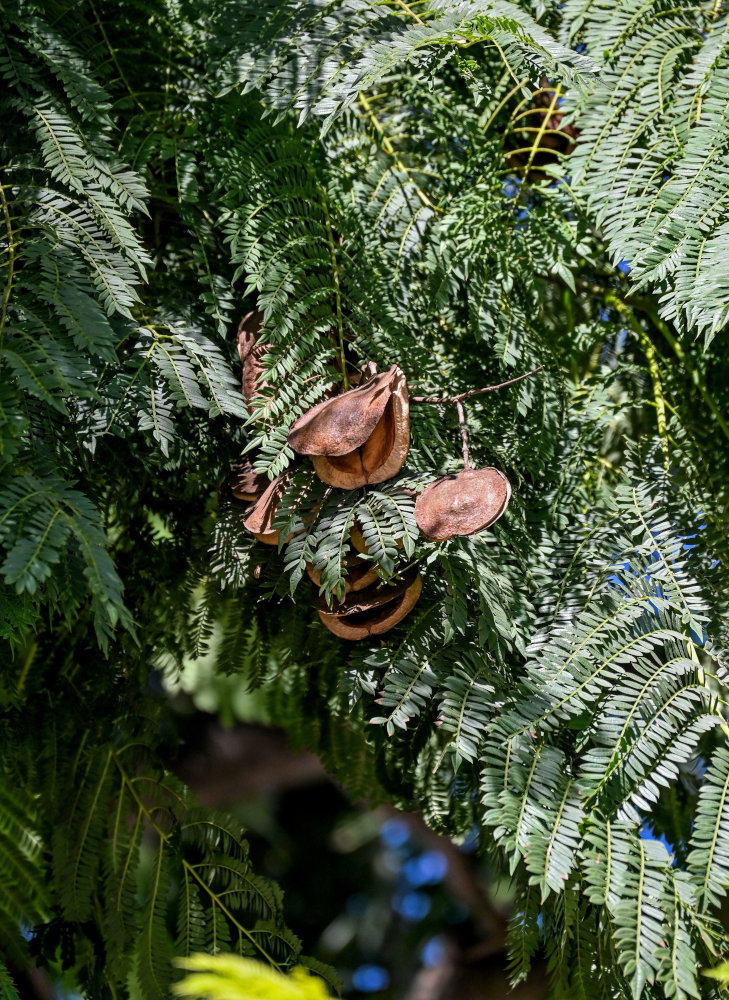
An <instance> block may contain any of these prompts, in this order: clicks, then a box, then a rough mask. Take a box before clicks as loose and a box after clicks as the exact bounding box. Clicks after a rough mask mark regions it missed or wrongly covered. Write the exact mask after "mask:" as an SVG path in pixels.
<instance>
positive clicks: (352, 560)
mask: <svg viewBox="0 0 729 1000" xmlns="http://www.w3.org/2000/svg"><path fill="white" fill-rule="evenodd" d="M342 562H343V564H344V566H345V567H346V569H347V575H346V576H345V578H344V589H345V592H346V593H347V594H349V593H350V591H353V590H364V588H365V587H369V586H370V585H371V584H373V583H375V582H376V581H377V569H376V568H375V566H374V564H373V563H371V562H365V560H364V559H360V558H359V555H358V553H357V552H349V553H348V554H347V555H346V556H345V557H344V559H343V560H342ZM306 572H307V573H308V574H309V579H310V580H311V582H312V583H315V584H316V585H317V587H321V573H320V572H319V570H316V569H314V564H313V563H307V564H306Z"/></svg>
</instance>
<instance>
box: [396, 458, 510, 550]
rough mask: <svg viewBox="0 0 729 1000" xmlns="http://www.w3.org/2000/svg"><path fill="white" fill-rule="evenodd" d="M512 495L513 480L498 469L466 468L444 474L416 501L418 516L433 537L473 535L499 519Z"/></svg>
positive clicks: (428, 536)
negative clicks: (511, 482) (510, 481)
mask: <svg viewBox="0 0 729 1000" xmlns="http://www.w3.org/2000/svg"><path fill="white" fill-rule="evenodd" d="M510 498H511V485H510V483H509V480H508V479H507V478H506V476H505V475H504V474H503V472H499V470H498V469H494V468H487V469H464V470H463V472H457V473H455V475H451V476H443V478H442V479H436V481H435V482H434V483H431V484H430V485H429V486H426V488H425V489H424V490H423V492H422V493H421V494H420V496H419V497H418V499H417V500H416V502H415V520H416V521H417V524H418V527H419V528H420V530H421V531H422V532H423V534H424V535H425V536H426V538H429V539H430V540H431V541H435V542H443V541H445V540H446V539H448V538H453V537H454V536H455V535H473V534H474V533H475V532H477V531H483V530H484V528H488V527H490V525H492V524H493V523H494V522H495V521H497V520H498V519H499V518H500V517H501V515H502V514H503V513H504V511H505V510H506V508H507V506H508V504H509V500H510Z"/></svg>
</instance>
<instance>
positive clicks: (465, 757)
mask: <svg viewBox="0 0 729 1000" xmlns="http://www.w3.org/2000/svg"><path fill="white" fill-rule="evenodd" d="M0 20H1V22H2V29H3V30H2V32H1V33H0V74H2V79H3V88H2V93H1V94H0V110H1V113H2V116H3V122H4V125H5V127H4V129H3V130H2V134H0V145H2V159H1V160H0V163H2V167H1V168H0V233H1V234H2V235H0V262H1V264H2V269H3V270H2V284H1V285H0V545H1V546H2V555H1V556H0V559H1V563H0V565H1V574H2V584H1V586H0V642H2V650H3V652H2V657H0V659H1V660H2V663H3V669H2V673H0V703H1V704H2V709H1V710H2V713H3V723H4V724H3V729H2V737H1V739H2V761H3V763H2V767H1V768H0V860H1V861H2V870H3V872H4V873H6V877H5V879H4V883H3V887H2V890H0V930H2V934H0V938H2V945H0V993H2V996H4V997H5V996H7V997H13V996H14V987H13V985H12V980H11V977H10V973H9V972H7V971H6V968H5V966H7V967H8V968H10V967H11V966H14V967H17V966H18V965H19V964H21V965H22V962H23V961H26V960H27V957H28V944H27V942H26V941H25V939H24V936H23V934H21V933H20V928H21V926H22V927H23V928H30V929H31V935H32V940H31V947H32V949H33V951H34V952H35V954H37V955H39V956H40V957H41V959H43V960H45V961H56V960H59V961H60V963H61V964H62V965H63V967H64V968H67V969H68V970H72V972H73V975H74V976H75V978H76V979H77V981H78V982H79V984H80V985H81V986H82V987H83V988H84V989H86V991H87V992H89V995H94V996H106V995H109V992H111V994H113V995H115V996H127V995H128V996H133V997H150V998H152V997H154V998H157V997H160V996H166V995H168V994H169V988H170V983H171V981H172V979H173V977H174V976H175V974H176V973H175V971H174V970H175V967H174V965H173V963H172V959H173V957H174V956H189V955H191V954H193V953H198V952H210V953H214V952H216V951H224V952H229V951H233V952H236V953H238V954H239V955H241V956H243V957H244V958H252V959H263V960H264V961H267V962H268V963H269V964H273V965H277V966H279V967H280V968H281V969H282V970H285V969H288V968H290V967H292V966H295V965H296V964H297V963H300V961H301V959H300V956H299V944H298V942H297V940H296V939H295V937H294V936H293V935H292V934H291V932H290V931H288V930H287V929H286V926H285V923H284V919H283V910H282V901H281V898H280V893H279V892H278V890H277V888H276V887H275V886H273V885H271V884H270V883H268V882H266V881H265V880H262V879H260V878H259V877H257V876H256V875H255V873H254V872H252V871H251V868H250V865H249V862H248V860H247V853H246V846H245V839H244V832H243V831H242V830H241V829H240V828H239V826H238V824H237V823H235V822H234V821H233V820H232V819H230V818H229V817H223V816H218V815H213V814H212V813H211V812H210V811H208V810H203V809H201V808H199V807H198V806H196V805H195V803H194V802H193V801H192V799H191V796H190V793H189V792H188V791H187V790H186V789H185V788H184V787H182V786H181V785H180V783H179V782H177V781H176V779H174V778H173V777H172V776H171V775H170V774H168V773H167V772H166V771H165V769H164V766H163V764H162V760H163V757H164V746H165V740H166V739H167V733H168V722H167V712H168V709H167V707H166V702H165V701H164V699H163V698H162V697H160V695H159V693H158V691H159V681H160V679H161V678H165V677H168V678H169V677H174V676H175V675H176V673H177V672H178V671H179V670H180V669H181V668H182V667H183V666H184V665H185V664H186V663H189V662H190V661H191V660H196V659H199V658H201V657H208V658H209V659H210V661H211V662H213V663H214V664H215V668H216V669H217V670H220V671H221V672H227V673H233V674H236V675H238V676H239V677H240V678H241V683H243V684H246V685H248V686H249V687H251V688H254V687H255V688H259V689H260V693H261V697H262V699H263V701H264V703H265V705H266V710H267V712H268V715H269V717H270V718H271V719H273V720H275V721H276V722H278V723H280V724H281V725H282V726H284V727H285V728H286V730H287V732H288V734H289V737H290V739H291V741H292V742H293V743H294V744H296V745H306V746H309V747H312V748H313V749H315V750H317V752H319V753H320V754H321V756H322V759H323V760H324V763H325V765H326V766H327V768H328V769H329V770H330V771H332V773H334V774H335V775H336V777H337V778H338V779H339V780H341V781H342V783H343V784H344V785H345V786H346V787H347V788H349V790H350V791H351V793H352V794H353V795H356V796H366V797H368V798H369V799H370V800H371V801H381V800H384V799H388V800H390V801H392V802H394V803H395V804H397V805H399V806H401V807H403V808H408V809H418V810H419V811H420V812H421V813H422V814H423V816H424V817H425V819H426V821H427V822H428V823H429V824H430V825H431V826H432V827H433V828H434V829H436V830H439V831H442V832H445V833H448V834H451V835H456V836H462V835H464V834H465V833H467V832H468V831H469V830H471V829H473V828H475V829H476V830H477V832H478V837H479V841H480V844H481V847H482V848H483V849H484V850H488V851H489V852H490V853H492V854H493V857H494V859H495V862H496V864H497V865H499V866H501V868H502V869H503V871H504V872H507V873H509V874H510V875H511V876H512V877H513V880H514V884H515V885H516V887H517V894H518V903H517V908H516V910H515V912H514V914H513V916H512V918H511V921H510V926H509V940H508V944H509V948H510V962H511V965H510V968H511V972H512V975H513V978H514V979H515V980H518V979H520V978H523V977H524V976H526V975H527V974H528V970H529V967H530V964H531V962H532V960H533V959H534V957H535V956H536V955H537V954H539V953H541V954H543V955H544V956H545V957H546V961H547V967H548V970H549V973H550V976H551V981H552V987H553V991H554V996H555V997H558V998H560V997H574V996H578V997H581V996H594V995H598V996H601V997H610V998H615V997H626V998H635V1000H638V998H641V997H643V998H646V1000H663V998H667V997H668V998H674V997H676V998H686V997H698V996H704V995H706V996H713V995H715V994H714V993H713V992H712V991H713V990H714V989H715V986H714V981H712V980H710V979H707V978H705V977H700V976H699V975H698V972H699V970H700V969H704V968H711V967H713V966H715V965H717V964H718V959H719V958H720V957H721V956H723V955H725V954H726V953H727V951H728V950H729V941H728V940H727V932H726V930H725V928H724V926H723V925H722V923H721V905H722V900H723V899H724V896H725V895H726V893H727V890H729V869H728V868H727V862H726V858H727V850H729V845H728V844H727V838H728V837H729V833H728V832H727V830H728V829H729V826H728V824H729V806H728V805H727V803H728V802H729V795H728V794H727V792H728V789H729V754H728V753H727V748H726V739H727V737H729V724H728V720H727V674H726V667H727V659H726V656H727V654H726V648H727V640H728V638H729V634H728V633H729V627H728V625H727V622H729V614H728V613H729V606H728V604H727V594H729V578H728V577H727V566H728V565H729V542H728V539H727V528H726V513H725V512H726V509H727V503H728V502H729V497H728V496H727V491H728V489H729V485H728V484H729V424H728V423H727V420H726V417H725V414H726V412H727V404H728V403H729V398H728V397H729V358H728V357H727V354H726V349H725V347H724V336H723V328H724V327H725V326H726V322H727V313H726V310H727V288H728V287H729V277H728V276H729V269H728V266H727V264H726V260H727V259H729V258H728V257H727V254H726V253H725V252H723V251H724V250H725V246H724V244H725V242H726V231H727V225H728V224H729V223H728V222H727V219H728V216H727V211H726V201H727V199H726V187H727V183H728V182H727V177H729V173H728V172H727V168H726V157H727V142H728V141H729V140H728V137H727V125H726V122H727V115H726V100H727V88H729V69H728V67H727V61H726V51H725V49H726V38H727V35H726V32H727V28H726V12H725V10H724V9H723V6H722V4H715V3H713V2H712V3H708V2H706V3H699V4H698V5H691V6H688V5H678V6H676V5H672V4H667V3H665V2H663V0H651V2H648V3H642V2H640V3H639V2H638V0H625V2H623V3H619V4H615V3H612V4H607V3H604V2H602V0H594V2H593V0H580V2H579V3H578V2H577V0H568V2H567V3H566V4H564V5H561V6H558V7H547V6H546V5H544V4H542V3H541V2H538V0H537V2H534V3H527V2H526V0H524V2H521V3H517V2H507V0H489V2H482V0H478V2H475V3H463V2H460V0H437V2H435V3H432V4H429V5H425V4H420V3H402V2H399V0H387V2H385V3H381V2H378V3H374V2H370V0H326V2H325V0H317V2H316V3H308V2H303V0H289V2H287V3H278V2H277V3H265V4H262V3H260V2H257V3H253V2H249V0H235V2H223V0H131V2H130V3H126V4H124V5H123V9H120V7H119V5H118V4H114V3H112V2H111V0H85V2H84V3H72V2H71V0H44V2H42V3H41V2H40V0H0ZM616 262H618V263H619V266H618V267H616V266H615V264H616ZM254 308H257V309H259V310H260V311H261V312H262V314H263V324H262V329H261V332H260V343H262V344H266V345H267V346H266V350H265V354H264V356H263V358H262V362H261V363H262V366H263V370H264V374H263V378H262V383H263V385H262V388H261V392H260V394H259V395H258V396H257V397H256V399H255V401H254V403H253V405H252V407H251V410H250V411H249V409H248V407H247V406H246V404H245V402H244V400H243V397H242V394H241V392H240V390H239V381H240V366H239V363H238V358H237V355H236V350H235V331H236V328H237V325H238V323H239V321H240V318H241V316H242V315H244V314H245V313H246V312H248V311H249V310H251V309H254ZM366 362H374V363H375V364H376V365H377V366H378V368H379V370H384V369H385V368H386V367H387V366H389V365H392V364H398V365H399V366H400V367H401V368H402V369H403V371H404V372H405V374H406V376H407V380H408V386H409V388H410V391H411V394H412V396H418V397H420V396H422V397H433V396H435V397H439V398H440V397H443V396H448V395H451V394H455V393H459V392H467V391H469V390H471V389H475V388H481V387H485V386H489V385H496V384H499V383H501V382H505V381H507V380H510V379H512V378H514V377H515V376H517V375H520V374H522V373H525V372H527V371H530V370H532V369H535V368H538V367H539V366H543V368H541V369H540V371H539V372H537V373H536V374H535V375H533V376H532V377H530V378H528V379H525V380H523V381H520V382H517V383H514V384H512V385H511V386H509V387H506V388H504V389H500V390H498V391H494V392H488V393H485V394H483V395H477V396H473V397H471V398H470V399H468V400H466V419H467V426H468V434H469V442H470V460H471V464H472V465H473V466H474V467H483V466H486V465H494V466H496V467H498V468H499V469H500V470H503V472H504V473H505V474H506V475H507V476H508V478H509V480H510V482H511V484H512V488H513V496H512V500H511V503H510V506H509V509H508V511H507V513H506V515H505V516H504V517H503V518H502V519H501V520H499V521H498V523H497V524H495V525H494V527H493V528H492V529H490V530H489V531H487V532H482V533H480V534H476V535H472V536H468V537H457V538H454V539H452V540H450V541H448V542H446V543H435V542H432V541H429V540H427V539H426V538H424V536H423V535H422V534H420V533H419V532H418V530H417V525H416V522H415V519H414V503H415V500H414V498H415V496H416V495H417V494H418V493H419V492H420V491H421V490H422V489H423V488H424V487H425V486H426V485H427V484H428V483H430V482H432V481H433V480H434V479H435V478H437V477H439V476H441V475H443V474H444V473H449V472H453V471H456V470H457V469H458V468H459V465H460V458H459V451H460V431H459V425H458V420H457V414H456V411H455V408H454V407H453V406H452V405H449V404H447V403H446V402H445V401H443V402H442V403H439V404H437V405H429V404H426V403H417V402H413V403H412V406H411V447H410V451H409V454H408V458H407V464H406V466H405V467H404V469H403V470H402V472H401V473H400V474H398V476H397V477H395V478H394V479H391V480H390V481H388V482H386V483H382V484H378V485H377V486H375V487H369V488H366V489H362V490H355V491H344V490H337V489H333V488H330V487H328V486H325V485H324V484H323V483H321V482H320V481H319V480H318V479H317V478H316V477H315V475H314V474H313V472H312V471H311V469H310V467H309V466H308V465H307V464H304V463H303V462H301V463H299V462H297V461H295V460H294V458H295V457H294V454H293V451H292V449H291V447H290V446H289V444H288V429H289V427H290V426H291V424H292V422H293V421H294V420H295V419H296V418H297V417H298V416H299V415H300V414H301V413H303V412H304V411H306V410H307V409H308V408H309V407H311V406H312V405H314V404H315V403H317V402H318V401H320V400H322V399H324V398H325V396H326V395H327V394H328V393H330V392H332V391H335V390H338V389H340V388H342V387H343V386H346V385H348V384H349V381H350V380H351V379H352V378H354V377H355V376H356V374H357V372H358V370H359V369H360V368H361V366H362V365H363V364H364V363H366ZM243 452H246V453H248V454H249V455H250V456H251V457H252V459H253V460H254V462H255V466H256V468H257V469H258V470H259V471H260V472H261V473H264V474H267V475H268V476H269V477H273V476H275V475H277V474H279V473H281V472H283V471H286V470H290V476H289V478H288V480H287V487H286V491H285V494H284V496H283V499H282V502H281V504H280V506H279V508H278V512H277V516H276V522H275V527H276V528H277V529H279V532H280V538H281V543H280V545H279V546H278V547H274V546H261V545H258V544H257V543H256V542H255V541H254V540H253V538H252V537H251V535H250V534H249V533H248V532H246V530H245V528H244V525H243V520H244V518H245V512H246V507H245V505H244V504H242V503H241V502H240V501H237V500H235V498H234V497H233V496H232V495H231V493H230V491H229V490H228V488H227V487H226V486H224V485H221V484H223V482H224V480H225V479H226V476H227V474H228V471H229V469H230V467H231V464H232V463H233V461H234V460H235V459H237V458H238V457H239V456H240V455H241V453H243ZM218 494H219V496H218ZM355 526H356V527H357V528H358V530H359V531H360V532H361V534H362V536H363V538H364V540H365V542H366V545H367V547H368V553H367V557H366V558H367V559H368V560H369V561H370V562H371V563H372V565H373V566H374V567H375V568H376V572H377V574H378V576H379V578H381V579H382V580H383V581H390V580H397V579H398V578H399V577H400V575H401V574H403V573H404V572H405V571H406V570H408V569H409V568H410V567H412V566H413V565H414V564H417V565H418V567H419V569H420V571H421V574H422V577H423V583H424V586H423V593H422V596H421V598H420V600H419V602H418V603H417V605H416V606H415V608H414V609H413V611H412V613H411V614H410V615H409V616H408V617H407V618H406V619H405V620H404V621H403V622H402V623H401V624H400V625H398V627H397V628H396V629H395V630H393V631H392V632H390V633H388V634H387V635H386V636H383V637H380V638H376V639H367V640H365V641H363V642H361V643H358V644H356V645H351V644H346V643H344V642H342V641H340V640H338V639H336V638H334V637H333V636H331V635H330V634H329V633H328V632H327V631H326V630H325V629H324V628H323V626H321V625H320V624H319V622H318V621H317V620H316V615H315V613H314V611H313V608H312V597H313V596H314V595H315V593H316V588H314V590H313V591H312V589H311V588H310V587H309V583H308V579H307V566H310V567H313V569H314V570H315V571H316V572H318V573H319V574H320V580H321V584H320V587H319V590H320V593H321V594H323V595H325V596H326V597H327V599H328V600H331V599H332V597H333V595H337V596H341V595H342V593H343V590H344V587H345V584H346V578H347V566H346V565H345V557H346V555H347V552H348V546H349V538H350V534H351V532H352V529H353V527H355ZM279 549H280V551H279ZM58 956H60V958H58ZM3 962H4V963H5V965H3V964H2V963H3ZM319 971H321V970H319ZM312 982H313V983H315V982H316V981H312ZM312 988H313V989H316V988H318V986H313V987H312ZM321 989H323V986H322V987H321ZM320 992H321V990H320Z"/></svg>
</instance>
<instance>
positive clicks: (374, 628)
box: [314, 566, 423, 640]
mask: <svg viewBox="0 0 729 1000" xmlns="http://www.w3.org/2000/svg"><path fill="white" fill-rule="evenodd" d="M422 589H423V579H422V577H421V576H420V573H418V570H417V567H415V566H414V567H413V568H412V569H411V570H408V572H407V573H404V574H403V575H402V577H401V578H400V580H399V581H398V582H397V583H396V584H386V583H376V584H374V585H373V586H371V587H367V588H366V589H365V590H360V591H356V592H355V591H353V592H352V593H350V594H348V595H347V596H346V597H345V598H344V600H343V601H341V602H335V603H334V605H333V606H332V607H331V608H329V607H327V604H326V601H325V600H324V597H323V596H321V595H319V596H318V597H317V598H316V599H315V602H314V603H315V606H316V609H317V611H318V612H319V618H320V619H321V621H322V623H323V624H324V625H326V627H327V628H328V629H329V631H330V632H333V633H334V634H335V635H338V636H340V637H341V638H342V639H355V640H356V639H366V638H367V636H368V635H382V634H383V633H384V632H389V631H390V629H391V628H394V627H395V625H397V623H398V622H401V621H402V620H403V618H405V616H406V615H408V614H409V613H410V612H411V611H412V609H413V608H414V607H415V604H416V602H417V600H418V598H419V597H420V591H421V590H422Z"/></svg>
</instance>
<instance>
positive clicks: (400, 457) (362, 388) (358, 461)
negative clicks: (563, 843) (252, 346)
mask: <svg viewBox="0 0 729 1000" xmlns="http://www.w3.org/2000/svg"><path fill="white" fill-rule="evenodd" d="M289 444H290V445H291V447H292V448H293V449H294V450H295V451H298V452H299V454H301V455H311V457H312V462H313V464H314V471H315V472H316V474H317V475H318V476H319V478H320V479H321V480H322V482H325V483H328V484H329V485H330V486H337V487H339V489H343V490H353V489H356V488H357V487H359V486H365V485H366V484H367V483H382V482H384V481H385V480H386V479H390V478H392V476H394V475H395V473H397V472H399V471H400V469H401V468H402V467H403V464H404V463H405V459H406V457H407V453H408V449H409V447H410V421H409V404H408V391H407V384H406V382H405V376H404V374H403V373H402V371H401V370H400V369H399V368H398V367H397V365H393V366H392V368H390V369H389V370H388V371H386V372H382V373H381V374H379V375H374V376H373V377H372V378H370V379H368V380H367V381H365V382H363V383H362V384H361V385H359V386H357V388H356V389H349V390H348V391H347V392H343V393H341V395H339V396H335V397H334V398H333V399H326V400H324V401H323V402H321V403H317V405H316V406H314V407H312V409H311V410H308V411H307V412H306V413H304V414H303V416H301V417H299V419H298V420H297V421H296V422H295V423H294V425H293V426H292V428H291V430H290V431H289Z"/></svg>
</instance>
